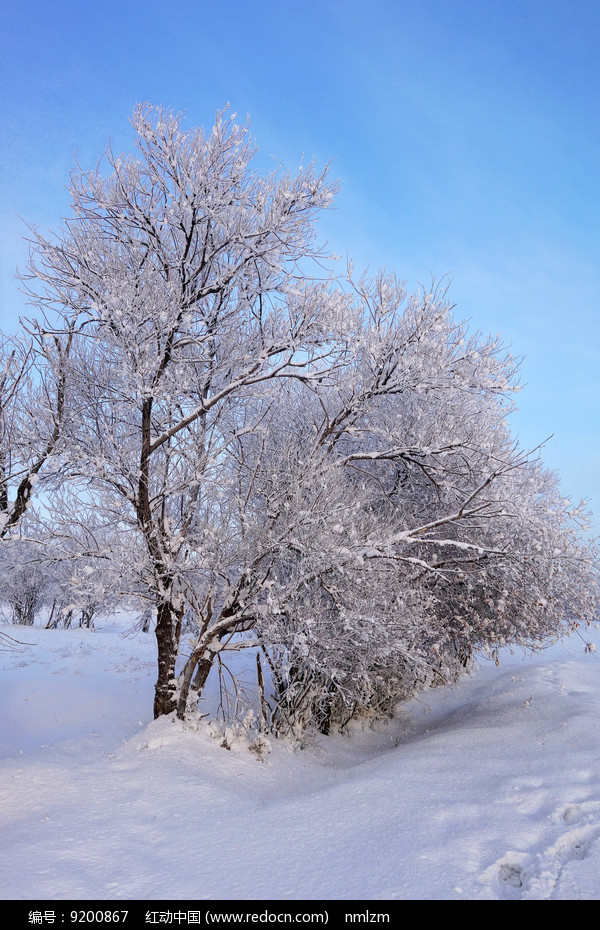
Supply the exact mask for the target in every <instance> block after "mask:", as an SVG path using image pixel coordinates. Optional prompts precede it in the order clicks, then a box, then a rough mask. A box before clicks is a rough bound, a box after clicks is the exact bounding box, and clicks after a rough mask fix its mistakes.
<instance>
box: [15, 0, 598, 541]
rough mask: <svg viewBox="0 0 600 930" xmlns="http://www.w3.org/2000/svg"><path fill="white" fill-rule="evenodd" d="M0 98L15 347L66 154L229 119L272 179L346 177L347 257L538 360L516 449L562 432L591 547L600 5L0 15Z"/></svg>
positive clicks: (52, 7) (56, 216) (566, 484)
mask: <svg viewBox="0 0 600 930" xmlns="http://www.w3.org/2000/svg"><path fill="white" fill-rule="evenodd" d="M0 80H1V85H0V89H1V92H2V103H3V106H2V124H1V125H2V145H1V146H0V326H1V327H2V328H4V329H5V330H12V329H15V328H16V321H17V318H18V316H19V314H21V313H23V312H25V310H26V308H25V305H24V303H23V301H22V298H21V297H20V295H19V293H18V290H17V286H16V283H15V281H14V279H13V273H14V268H15V266H16V265H17V263H18V264H20V265H23V264H24V262H25V260H26V254H27V252H26V247H25V244H24V243H23V241H22V237H23V234H24V227H23V223H22V220H24V221H27V222H29V223H33V224H36V225H39V226H40V227H42V228H48V227H50V228H56V227H57V226H58V225H59V221H60V218H61V217H62V216H64V215H66V213H67V212H68V198H67V194H66V191H65V189H64V184H65V182H66V181H67V178H68V174H69V171H70V169H71V168H72V167H73V163H74V162H73V155H74V152H75V151H77V153H78V158H79V160H80V162H81V164H82V166H84V167H91V166H92V165H93V164H94V163H95V162H96V160H97V158H98V157H99V155H100V154H101V152H102V151H103V149H104V147H105V143H106V140H107V138H108V137H109V136H110V138H111V141H112V143H113V146H114V147H115V148H117V149H121V148H126V147H128V146H129V142H130V138H131V132H130V126H129V117H130V115H131V112H132V109H133V106H134V104H135V103H136V102H137V101H150V102H152V103H163V104H167V105H169V106H172V107H173V108H174V109H183V110H185V111H186V112H187V115H188V120H189V124H190V125H192V124H196V125H199V124H208V123H211V122H212V120H213V117H214V114H215V111H216V110H217V109H219V108H221V107H223V106H224V105H225V104H226V103H228V102H229V103H230V104H231V107H232V109H233V110H234V111H235V112H237V113H238V114H240V115H241V116H242V117H244V118H245V116H246V114H249V116H250V122H251V127H252V131H253V134H254V137H255V140H256V142H257V144H258V146H259V148H260V159H261V162H260V163H261V165H268V164H270V162H269V157H270V156H274V157H276V158H277V159H279V160H280V161H281V162H283V163H284V164H285V165H286V166H289V167H296V166H297V165H298V164H299V162H300V160H301V158H302V156H305V157H307V158H309V157H311V156H313V155H314V156H317V157H318V158H319V160H320V161H322V162H326V161H328V160H329V159H333V163H334V169H333V170H334V172H335V173H336V174H337V175H338V176H339V177H340V178H341V179H342V192H341V194H340V196H339V198H338V200H337V206H336V210H335V211H334V212H332V213H330V214H328V215H327V217H326V219H325V220H324V221H323V222H322V224H321V228H322V232H323V235H324V236H325V237H326V238H327V239H328V240H329V242H330V244H331V246H332V248H333V250H334V251H335V252H337V253H338V254H341V255H343V256H344V257H345V256H346V255H348V256H349V257H351V258H352V259H353V260H354V261H355V263H356V266H357V268H358V269H362V268H364V267H365V266H367V265H368V266H369V267H370V269H371V270H375V269H376V268H378V267H379V266H380V265H385V266H387V267H388V268H391V267H393V268H395V269H396V271H397V272H398V273H399V275H400V277H402V278H404V279H406V280H407V281H408V283H409V284H411V285H414V284H415V283H417V282H423V283H428V282H429V280H430V277H431V275H432V274H433V275H435V276H436V277H438V278H439V277H441V276H442V275H444V274H447V273H448V274H451V275H452V276H453V279H454V280H453V284H452V288H451V292H450V293H451V296H452V299H453V301H454V302H455V303H456V304H457V309H456V313H457V315H459V316H460V317H466V318H469V319H470V320H471V322H472V326H473V328H474V329H481V330H483V331H484V332H486V333H487V332H489V331H491V332H493V333H496V332H499V333H500V334H501V335H502V336H503V337H504V339H505V340H506V341H507V342H509V343H512V346H513V350H514V352H515V353H516V354H519V355H524V356H525V360H524V363H523V367H522V376H523V380H524V381H525V382H526V384H527V388H526V390H524V391H523V392H522V393H521V394H520V395H519V406H520V410H519V413H518V414H517V415H516V417H515V421H514V425H515V430H516V432H517V433H518V435H519V436H520V438H521V441H522V443H523V445H525V446H534V445H536V444H537V443H538V442H540V441H541V440H543V439H545V438H546V437H547V436H549V435H550V434H554V438H553V440H552V441H551V442H550V443H549V445H548V446H547V448H546V450H545V453H544V458H545V460H546V461H547V462H548V464H549V465H550V466H551V467H553V468H556V469H557V470H558V471H559V472H560V474H561V475H562V479H563V489H564V491H565V493H568V494H570V495H571V496H573V497H577V498H579V497H582V496H585V497H590V498H591V499H592V507H593V509H594V510H595V529H596V531H598V530H600V209H599V208H600V119H599V117H600V0H220V2H216V0H168V2H167V0H143V2H141V0H103V2H101V3H97V2H91V0H3V2H2V4H1V5H0Z"/></svg>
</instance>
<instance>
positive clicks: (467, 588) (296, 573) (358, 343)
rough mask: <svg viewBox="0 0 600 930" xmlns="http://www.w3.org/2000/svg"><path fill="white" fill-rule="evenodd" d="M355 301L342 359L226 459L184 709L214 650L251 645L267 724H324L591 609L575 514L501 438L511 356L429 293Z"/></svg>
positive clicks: (386, 289)
mask: <svg viewBox="0 0 600 930" xmlns="http://www.w3.org/2000/svg"><path fill="white" fill-rule="evenodd" d="M355 290H356V299H355V303H354V306H353V308H350V310H349V316H348V319H349V320H350V321H351V324H350V325H349V326H348V327H347V329H346V332H345V345H346V348H347V350H348V354H347V355H346V357H345V363H344V364H343V365H339V366H338V367H337V368H336V369H335V371H333V372H331V373H330V375H329V376H328V378H327V379H325V380H324V381H323V382H320V383H317V384H315V383H308V384H304V383H303V382H302V381H296V382H294V383H286V384H284V383H282V384H279V385H277V392H278V394H277V395H275V394H273V395H272V396H271V398H270V402H269V405H268V407H267V406H265V408H264V413H263V418H262V420H261V425H262V428H261V430H260V431H257V430H255V431H254V432H253V433H251V434H248V435H243V436H240V437H239V439H238V441H237V443H236V445H235V448H232V450H231V452H232V454H231V455H230V456H229V461H228V462H227V464H226V466H225V464H224V466H223V472H224V474H225V475H227V476H228V483H227V494H226V499H227V509H226V517H225V520H224V524H223V526H222V528H221V530H220V532H219V533H218V534H217V536H216V538H215V540H214V543H213V547H212V550H211V546H210V545H209V546H208V547H205V549H204V551H205V552H206V553H208V552H210V551H212V563H213V567H214V568H213V573H212V576H211V579H210V584H209V585H208V587H207V588H206V589H203V590H206V595H205V598H206V600H205V604H206V605H207V606H206V608H205V622H204V625H203V627H202V629H201V631H200V635H199V636H198V639H197V641H196V644H195V648H193V649H192V653H191V656H190V659H189V661H188V664H187V666H186V669H185V672H184V675H183V680H182V687H181V691H180V708H179V710H180V713H183V712H184V709H185V708H184V702H185V700H187V699H188V689H189V688H190V686H191V687H192V700H194V698H195V694H194V687H193V684H194V683H193V679H192V675H193V674H194V671H195V670H196V682H197V686H201V685H202V683H203V681H204V680H205V677H206V673H207V671H208V669H209V668H210V664H211V662H212V660H213V658H214V656H215V655H219V654H220V652H221V650H222V649H223V648H227V647H228V646H229V647H232V648H236V649H240V648H242V647H243V646H244V645H245V644H251V643H252V642H255V643H256V644H258V645H260V647H261V649H262V651H263V655H264V661H265V663H266V665H267V666H268V671H269V677H270V679H271V685H272V690H273V694H272V706H271V716H272V720H271V723H272V725H273V726H274V727H275V728H276V729H280V730H294V729H301V728H303V727H306V726H318V727H320V728H322V729H328V728H329V726H330V725H331V723H341V722H343V721H344V720H347V719H348V718H349V717H350V716H352V715H353V714H355V713H357V712H361V713H364V712H368V713H371V714H377V713H387V712H389V711H390V709H391V708H392V707H393V706H394V704H395V703H397V701H398V700H399V699H400V698H402V697H406V696H408V695H410V694H412V693H413V692H414V691H415V690H416V689H418V688H419V687H422V686H424V685H425V684H428V683H435V682H444V681H449V680H452V679H453V678H455V677H456V676H457V675H458V674H461V673H462V672H464V670H465V668H466V667H468V666H469V664H470V661H471V656H472V654H473V652H475V651H479V650H481V649H487V650H491V651H493V650H495V649H497V647H498V646H500V645H503V644H518V645H521V646H526V647H534V646H536V645H539V644H541V643H543V642H545V641H546V639H547V638H548V637H549V636H553V635H554V636H556V635H559V634H560V633H561V632H562V631H564V630H566V629H567V628H568V627H569V626H570V625H571V624H572V623H573V622H574V621H576V619H578V618H579V619H581V618H588V619H589V618H591V617H592V616H593V614H594V612H595V611H597V605H598V585H597V574H596V572H597V566H596V565H595V564H594V553H593V550H592V549H591V548H589V547H586V546H585V545H583V544H582V542H581V540H580V536H579V532H578V529H579V528H578V522H577V514H576V513H573V512H572V511H571V508H570V505H569V504H568V502H566V501H564V500H563V499H562V498H561V497H560V495H559V493H558V485H557V481H556V479H555V478H554V477H553V476H552V475H550V474H549V473H547V472H546V471H545V470H544V469H543V467H542V466H541V464H540V463H539V461H538V460H537V457H536V456H535V455H527V454H524V453H523V452H522V451H521V450H520V449H519V448H518V446H517V444H516V443H515V442H514V441H513V439H512V437H511V435H510V431H509V428H508V423H507V416H508V414H509V412H510V410H511V409H512V402H511V400H510V396H511V394H512V392H513V391H514V390H516V389H517V384H516V368H517V366H516V364H515V361H514V359H513V358H512V357H511V356H510V355H509V354H508V353H507V352H506V351H504V350H503V349H502V347H501V345H500V344H499V342H498V340H497V339H493V340H490V339H482V338H481V337H478V336H473V337H469V336H468V334H467V330H466V326H465V325H463V324H458V323H457V322H456V320H455V319H454V317H453V314H452V309H451V307H450V306H449V305H448V304H447V301H446V300H445V296H444V295H443V294H436V293H433V294H417V295H407V294H406V293H405V291H404V288H403V287H402V286H401V285H400V284H399V283H398V282H397V281H396V280H395V278H394V277H393V276H385V275H380V276H379V277H378V278H376V279H375V280H374V281H367V280H363V281H361V282H360V283H359V284H358V285H356V288H355ZM263 403H264V402H263ZM214 530H215V526H214V524H213V526H212V531H213V532H214ZM206 564H208V563H206ZM209 614H210V616H209Z"/></svg>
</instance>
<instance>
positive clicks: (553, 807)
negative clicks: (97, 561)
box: [0, 617, 600, 901]
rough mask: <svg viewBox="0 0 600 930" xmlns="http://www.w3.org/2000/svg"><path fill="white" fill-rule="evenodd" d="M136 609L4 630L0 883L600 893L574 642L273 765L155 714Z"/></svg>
mask: <svg viewBox="0 0 600 930" xmlns="http://www.w3.org/2000/svg"><path fill="white" fill-rule="evenodd" d="M128 622H129V621H128V620H127V618H123V617H122V618H120V620H119V619H117V620H111V621H105V622H104V623H102V622H99V624H98V629H96V630H95V631H88V630H45V629H42V628H37V627H36V628H24V627H15V626H3V627H2V628H0V630H1V632H3V633H4V634H7V635H10V636H12V637H15V638H16V639H18V640H20V641H21V643H22V644H23V645H15V646H14V647H13V648H3V649H2V651H1V652H0V668H1V669H2V673H1V674H2V688H1V692H0V823H1V825H2V826H1V830H2V852H3V857H2V858H3V865H2V869H1V871H0V897H1V898H2V899H4V900H7V899H16V900H35V899H37V900H40V899H45V900H48V899H50V900H61V899H63V900H64V899H81V900H84V899H86V900H90V899H100V900H114V901H121V900H122V901H127V900H148V901H150V900H158V899H168V900H190V899H194V900H202V899H220V900H228V901H235V900H247V899H253V900H265V899H277V900H281V899H291V900H322V899H327V900H345V899H356V900H360V899H362V900H370V899H376V900H392V899H407V898H417V899H511V898H512V899H534V900H536V899H549V898H550V899H577V898H583V899H595V898H599V897H600V729H599V727H598V719H599V717H600V666H599V660H598V657H597V655H595V654H593V653H591V654H586V653H585V652H584V646H583V643H582V641H581V640H580V639H578V638H576V637H575V638H573V639H571V640H569V641H567V642H564V643H560V644H557V645H555V646H553V647H551V648H549V649H547V650H545V651H543V652H542V653H541V654H539V655H537V656H535V657H533V658H529V657H527V658H523V656H521V655H514V656H511V655H510V654H507V655H505V656H504V658H503V662H502V665H501V666H500V667H499V668H497V667H496V666H495V665H494V664H492V663H485V664H483V665H482V667H481V668H480V670H479V671H478V672H477V673H476V674H474V675H473V676H472V677H471V678H469V679H465V680H464V681H463V682H462V683H461V684H460V685H459V686H458V687H456V688H453V689H446V690H444V689H436V690H433V691H429V692H427V693H426V694H425V695H423V697H422V700H421V701H414V702H412V703H411V704H410V705H408V706H407V707H406V709H405V711H404V712H403V714H402V716H401V717H400V718H399V719H398V720H396V721H394V722H392V723H389V724H387V725H380V726H378V727H376V728H374V729H373V728H370V729H363V730H360V729H358V730H355V731H354V732H353V733H352V736H351V738H348V737H347V736H333V737H329V738H321V739H319V740H318V741H316V742H314V743H313V744H312V745H310V746H309V747H307V748H305V749H303V750H302V751H292V750H291V749H290V748H289V747H288V746H286V745H285V744H283V743H281V742H278V741H274V742H272V743H271V751H270V753H269V754H268V755H266V756H265V757H264V758H263V759H262V760H261V759H260V758H257V756H256V755H255V754H253V753H252V752H251V751H249V749H248V745H247V743H246V744H245V743H244V741H243V740H238V741H237V742H234V744H233V746H232V748H231V750H230V751H228V750H227V749H225V748H222V747H221V745H220V743H221V739H220V738H219V739H218V738H216V737H215V735H213V734H211V730H210V728H209V726H208V724H207V723H206V722H203V723H201V724H200V726H199V727H196V728H191V727H189V726H184V725H183V724H181V723H179V722H178V721H174V720H172V719H170V718H163V719H161V720H159V721H158V722H153V721H152V720H151V709H152V694H153V683H154V678H155V666H154V642H153V637H152V636H151V635H145V634H141V633H139V634H137V635H135V636H132V635H124V633H125V632H126V631H127V628H128ZM25 644H26V645H25ZM4 645H6V643H4Z"/></svg>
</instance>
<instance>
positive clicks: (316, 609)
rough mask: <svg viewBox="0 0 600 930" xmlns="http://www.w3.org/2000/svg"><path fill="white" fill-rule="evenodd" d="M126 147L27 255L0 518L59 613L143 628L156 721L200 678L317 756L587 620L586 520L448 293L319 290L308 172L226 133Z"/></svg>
mask: <svg viewBox="0 0 600 930" xmlns="http://www.w3.org/2000/svg"><path fill="white" fill-rule="evenodd" d="M133 125H134V128H135V130H136V133H137V141H136V150H135V153H134V154H130V155H122V156H116V155H115V154H114V153H113V152H112V151H111V150H110V148H109V149H108V150H107V153H106V157H105V160H104V161H103V162H101V163H99V166H98V167H97V168H96V169H94V170H92V171H82V170H78V171H76V172H74V173H73V175H72V178H71V196H72V207H73V209H72V218H71V219H70V220H68V221H67V223H66V225H65V226H64V228H63V230H62V232H61V233H59V234H58V235H56V236H53V237H46V236H44V235H42V234H41V233H37V232H32V233H31V239H32V242H31V261H30V264H29V267H28V269H27V272H26V273H25V274H24V275H23V280H24V283H25V285H26V287H27V288H28V290H29V294H30V298H31V301H32V303H33V304H34V306H35V307H36V308H37V314H38V315H37V317H36V318H35V319H36V321H37V322H32V323H31V324H29V329H30V333H31V334H32V335H31V338H32V339H33V340H34V342H35V346H36V347H37V348H35V347H34V348H35V351H34V349H31V352H33V355H31V354H28V353H29V352H30V349H29V348H21V349H20V350H19V351H20V353H21V354H20V355H19V354H18V353H17V355H15V356H11V351H12V349H11V350H10V351H8V352H5V357H6V359H7V361H6V362H5V369H4V370H5V371H6V372H7V373H8V374H7V378H6V379H5V380H6V384H7V391H8V393H7V394H6V397H7V400H6V402H5V404H4V407H3V410H4V411H6V413H5V415H4V420H3V427H2V428H3V430H4V431H5V434H6V435H7V436H10V442H9V443H8V446H7V447H8V448H9V449H10V454H9V456H8V459H7V457H6V454H4V453H3V454H4V459H2V461H0V466H1V468H2V469H4V470H3V471H0V490H1V492H2V493H1V494H0V501H1V503H0V513H2V515H3V517H4V520H3V525H6V524H7V522H10V521H11V520H12V521H13V522H12V523H11V527H12V530H11V532H13V531H14V527H16V526H17V524H18V523H19V521H21V525H23V526H24V525H25V523H24V522H23V521H25V519H26V520H27V521H28V522H27V525H28V526H30V527H34V526H35V527H36V534H37V537H36V538H37V542H38V543H39V542H40V541H43V543H44V545H45V546H46V547H47V551H48V550H49V549H51V551H52V559H53V560H54V564H55V565H59V564H61V565H64V566H67V567H68V575H67V576H66V577H68V578H69V579H71V581H70V584H71V587H72V589H73V590H74V591H75V592H76V594H77V598H76V599H75V600H73V597H71V599H70V600H69V601H68V603H77V604H83V603H89V604H90V605H91V604H97V603H100V602H101V600H102V595H103V592H104V594H105V595H106V594H107V593H110V592H116V593H118V596H119V597H124V598H138V600H139V602H140V603H142V604H144V605H145V606H146V610H147V611H148V610H151V611H152V617H153V622H152V626H153V632H154V635H155V637H156V642H157V666H158V668H157V683H156V691H155V701H154V713H155V716H157V717H159V716H161V715H168V714H171V713H173V712H176V714H177V715H178V716H179V717H180V718H185V717H186V716H187V715H189V714H193V713H194V710H195V708H196V707H197V706H198V702H199V701H200V702H201V701H202V696H203V695H204V694H205V693H206V688H207V686H209V685H210V683H211V682H212V681H213V680H214V679H215V678H218V686H219V695H220V703H219V719H220V720H221V721H222V722H223V726H225V727H231V726H233V724H234V722H235V720H236V718H240V717H241V718H242V719H244V716H245V715H246V714H247V711H248V702H250V704H251V705H252V708H253V713H254V714H255V724H254V725H253V726H254V730H255V733H256V737H255V738H260V739H262V738H267V736H268V734H274V735H277V736H290V737H296V736H298V735H301V734H305V733H307V732H311V731H315V730H318V731H320V732H323V733H327V732H330V731H331V729H333V728H339V727H347V726H348V725H349V723H350V722H351V721H353V720H358V719H373V718H376V717H384V716H387V715H389V714H391V713H393V711H394V708H395V707H396V705H397V703H398V701H400V700H404V699H406V698H409V697H411V696H412V695H413V694H414V693H415V692H417V691H418V690H420V689H423V688H425V687H429V686H432V685H437V684H443V683H446V682H451V681H453V680H455V679H456V678H457V677H458V676H460V675H461V674H464V673H465V672H466V671H468V670H469V668H471V666H472V663H473V660H474V657H475V656H476V655H477V654H479V653H482V652H485V651H486V650H487V651H488V652H489V654H491V655H497V654H498V653H497V650H498V649H500V648H501V647H503V646H505V645H506V646H523V647H525V648H531V647H535V646H537V645H540V644H542V643H544V642H546V641H547V640H548V638H549V637H556V636H558V635H561V634H562V633H563V632H564V631H565V630H566V629H568V628H569V625H570V624H572V623H575V622H579V623H582V624H583V625H585V624H586V623H588V622H589V621H591V620H593V619H594V617H595V616H597V609H598V580H597V556H596V553H595V549H594V547H593V544H591V543H585V542H584V541H583V537H582V534H581V526H582V525H583V524H584V523H585V519H586V514H585V508H577V507H575V508H573V507H572V506H571V504H570V502H568V501H565V500H564V498H563V496H562V495H561V494H560V493H559V488H558V482H557V479H556V478H555V477H554V476H553V475H552V474H551V473H549V472H548V471H547V470H546V469H545V468H544V466H543V464H542V462H541V461H540V459H539V454H538V451H534V452H532V453H529V452H528V451H526V450H523V449H521V448H520V447H519V445H518V443H517V442H516V441H515V439H514V438H513V437H512V436H511V432H510V428H509V422H508V415H509V413H510V411H511V410H512V406H513V395H514V393H515V391H516V390H517V389H518V388H519V384H518V367H519V365H518V360H516V359H515V358H513V357H512V356H511V354H510V353H509V352H508V351H507V350H506V349H505V348H504V347H503V345H502V343H501V341H500V339H499V338H498V337H494V338H487V337H483V336H481V335H479V334H472V333H469V331H468V328H467V326H466V324H464V323H462V322H461V321H460V320H459V319H458V318H457V316H456V314H455V312H454V310H453V308H452V306H451V304H450V303H449V301H448V298H447V294H446V292H445V290H444V289H443V288H442V287H436V286H432V287H431V288H430V289H429V290H426V291H416V292H414V293H411V292H409V291H407V289H406V288H405V287H404V286H403V284H402V283H401V282H400V281H399V279H398V278H397V277H396V276H395V275H394V274H386V273H383V272H382V273H379V274H376V275H375V276H374V277H372V278H369V277H367V276H363V277H360V276H356V275H355V274H354V272H353V270H352V269H351V268H350V269H349V272H348V276H347V278H345V279H344V280H338V279H336V278H333V277H329V276H328V275H327V274H326V273H325V271H324V262H325V260H326V258H327V256H328V255H330V251H331V250H330V249H322V248H321V247H320V245H319V244H318V242H317V239H316V235H315V229H316V227H315V221H316V219H317V217H318V215H319V213H320V211H321V210H323V209H325V208H327V207H328V206H329V205H330V203H331V202H332V198H333V197H334V195H335V193H336V191H337V188H338V184H337V182H336V181H335V180H332V179H331V178H330V176H329V172H328V170H327V168H325V169H321V168H319V167H318V165H317V163H316V162H312V163H310V164H308V165H303V166H302V168H301V170H299V171H297V172H295V173H294V172H286V171H283V170H277V171H275V172H272V173H270V174H266V175H261V174H260V173H259V172H257V171H256V170H255V168H254V167H253V157H254V147H253V144H252V142H251V138H250V135H249V131H248V127H247V126H246V125H243V126H242V125H239V124H238V123H236V121H235V119H234V118H233V117H231V116H229V115H228V114H227V112H223V113H220V114H218V115H217V118H216V121H215V124H214V126H213V127H212V129H211V130H210V131H206V132H205V131H204V130H202V129H188V128H185V127H184V125H183V121H182V118H181V116H180V115H178V114H175V113H173V112H172V111H170V110H167V109H164V108H155V107H151V106H149V105H145V106H142V107H139V108H137V109H136V112H135V114H134V119H133ZM36 340H37V341H36ZM28 345H29V343H28ZM17 358H18V359H20V361H18V362H16V361H15V359H17ZM31 358H35V364H36V366H37V368H36V369H35V370H36V371H37V372H39V378H37V380H36V378H33V377H31V378H29V374H28V373H29V371H30V359H31ZM36 377H37V376H36ZM28 379H29V380H28ZM17 381H19V383H20V384H22V385H23V389H22V391H19V392H18V396H19V398H20V400H19V403H18V404H17V403H16V400H15V398H16V396H17V393H16V392H15V390H14V388H13V386H14V385H15V384H16V383H17ZM40 385H41V387H40ZM38 411H42V413H43V415H42V414H40V418H38ZM34 412H35V416H34ZM32 424H36V426H35V427H34V426H33V425H32ZM44 439H45V440H46V445H44V443H43V440H44ZM40 449H41V452H40V451H39V450H40ZM36 455H37V457H36ZM38 474H39V475H40V476H41V477H42V481H41V484H42V485H43V491H44V502H43V507H38V509H37V510H35V513H33V514H31V513H30V512H29V511H28V514H27V518H25V516H24V513H25V503H26V501H27V500H29V498H30V496H31V492H32V491H33V490H34V489H35V494H34V495H33V498H34V499H35V498H36V495H38V496H39V491H40V487H39V484H38V485H36V482H35V480H34V478H35V477H36V476H37V475H38ZM2 475H6V476H7V478H6V480H4V483H3V482H2ZM44 475H46V478H44ZM20 476H22V477H20ZM23 478H25V479H26V481H25V484H24V485H23V486H22V490H21V492H20V496H19V492H18V487H20V485H18V482H19V481H20V480H22V479H23ZM9 492H10V493H9ZM17 500H19V501H20V503H19V507H21V506H22V507H23V510H22V512H20V513H19V515H18V518H16V519H13V517H12V516H11V514H12V513H16V511H14V510H11V507H12V506H13V504H14V503H15V502H16V501H17ZM65 572H67V568H65ZM66 587H68V585H66ZM65 596H67V594H66V592H65ZM86 598H87V600H86ZM146 626H148V624H146ZM209 678H210V681H209ZM207 683H208V685H207ZM200 706H202V705H201V703H200ZM223 738H224V739H225V741H226V742H229V738H228V737H225V736H224V737H223Z"/></svg>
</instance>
